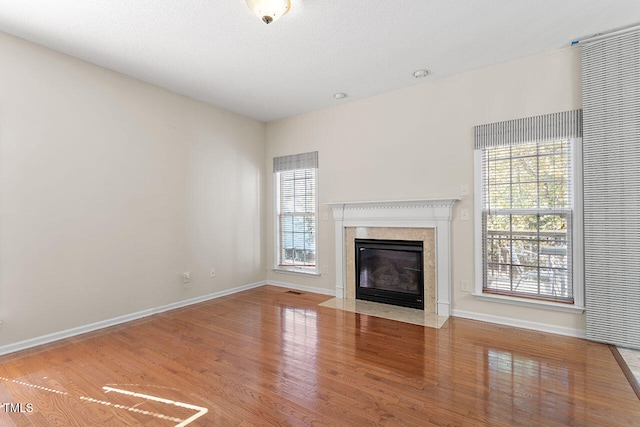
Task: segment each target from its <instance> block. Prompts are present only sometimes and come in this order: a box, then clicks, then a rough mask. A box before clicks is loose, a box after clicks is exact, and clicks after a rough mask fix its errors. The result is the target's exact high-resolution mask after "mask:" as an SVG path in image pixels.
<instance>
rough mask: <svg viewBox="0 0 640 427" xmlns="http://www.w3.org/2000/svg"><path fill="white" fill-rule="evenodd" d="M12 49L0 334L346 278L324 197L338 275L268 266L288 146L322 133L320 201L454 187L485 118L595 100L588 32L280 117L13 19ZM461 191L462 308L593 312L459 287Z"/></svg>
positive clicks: (468, 261)
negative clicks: (493, 297) (484, 296)
mask: <svg viewBox="0 0 640 427" xmlns="http://www.w3.org/2000/svg"><path fill="white" fill-rule="evenodd" d="M0 52H2V54H1V55H0V94H2V96H0V320H2V324H0V346H2V345H5V344H9V343H15V342H18V341H22V340H27V339H30V338H37V337H40V336H42V335H45V334H49V333H55V332H59V331H64V330H67V329H70V328H74V327H78V326H83V325H87V324H90V323H93V322H99V321H102V320H107V319H112V318H115V317H118V316H122V315H127V314H130V313H135V312H139V311H142V310H145V309H149V308H153V307H159V306H163V305H166V304H171V303H174V302H179V301H183V300H186V299H190V298H194V297H198V296H202V295H207V294H211V293H215V292H218V291H225V290H229V289H233V288H235V287H238V286H242V285H246V284H251V283H256V282H259V281H262V280H264V279H265V278H266V279H269V280H271V281H281V282H288V283H295V284H297V285H302V286H310V287H314V288H318V289H324V290H327V291H333V289H334V286H335V277H334V275H335V268H334V263H335V257H334V242H333V232H334V230H333V221H332V219H331V212H330V210H329V208H328V207H327V206H325V205H322V206H321V208H320V212H321V218H322V216H323V214H328V216H329V220H328V221H324V220H321V221H320V223H319V245H320V248H319V263H320V265H321V270H322V267H323V266H325V265H326V266H327V268H328V271H329V272H328V274H323V275H321V276H320V277H316V278H309V277H304V276H299V275H285V274H278V273H275V272H272V271H271V270H270V267H271V266H272V264H273V236H272V228H273V204H272V177H271V162H272V160H271V159H272V158H273V157H274V156H280V155H286V154H294V153H300V152H305V151H311V150H318V151H319V156H320V172H319V197H320V202H321V203H327V202H335V201H358V200H392V199H412V198H438V197H452V196H457V195H458V194H459V186H460V185H461V184H468V185H469V187H470V188H471V189H472V188H473V156H472V140H473V138H472V128H473V126H474V125H476V124H482V123H487V122H493V121H499V120H506V119H511V118H517V117H524V116H530V115H536V114H544V113H549V112H554V111H562V110H568V109H573V108H579V107H580V105H581V100H580V86H579V56H578V52H577V50H574V49H563V50H559V51H556V52H552V53H549V54H544V55H540V56H535V57H529V58H525V59H522V60H518V61H513V62H509V63H505V64H501V65H497V66H494V67H490V68H486V69H482V70H477V71H473V72H469V73H466V74H462V75H458V76H454V77H451V78H443V79H435V80H433V81H430V82H426V83H423V84H418V85H416V86H413V87H410V88H407V89H404V90H399V91H394V92H390V93H386V94H383V95H380V96H376V97H372V98H369V99H365V100H361V101H355V102H349V101H348V98H347V102H341V103H339V105H337V106H336V107H333V108H328V109H324V110H321V111H317V112H314V113H310V114H304V115H300V116H297V117H293V118H289V119H285V120H281V121H276V122H272V123H269V124H267V125H266V126H265V125H264V124H263V123H260V122H257V121H254V120H251V119H248V118H245V117H241V116H238V115H235V114H233V113H230V112H226V111H224V110H221V109H218V108H215V107H212V106H209V105H206V104H203V103H200V102H197V101H194V100H191V99H189V98H186V97H182V96H179V95H176V94H174V93H171V92H168V91H165V90H163V89H160V88H157V87H155V86H152V85H148V84H145V83H142V82H139V81H137V80H134V79H130V78H128V77H125V76H123V75H121V74H117V73H114V72H111V71H109V70H105V69H102V68H100V67H96V66H93V65H90V64H87V63H85V62H82V61H79V60H76V59H73V58H70V57H68V56H65V55H61V54H58V53H55V52H53V51H50V50H47V49H44V48H41V47H38V46H35V45H32V44H29V43H27V42H24V41H21V40H19V39H16V38H13V37H10V36H7V35H4V34H2V33H0ZM435 77H437V73H436V76H435ZM328 96H330V94H328ZM265 131H266V133H265ZM265 141H266V148H265ZM379 166H384V168H385V170H384V172H383V173H381V172H379V171H378V169H377V168H378V167H379ZM461 207H464V208H468V209H469V210H470V211H471V212H472V211H473V198H472V197H468V198H465V199H464V200H463V201H462V202H460V203H459V204H458V205H457V207H456V212H455V217H454V221H453V226H452V239H453V242H452V243H453V245H452V257H453V259H452V264H453V276H452V279H453V283H454V292H453V309H454V310H456V311H458V312H467V313H478V314H481V315H482V314H486V315H495V316H502V317H507V318H511V319H514V320H515V321H518V320H520V321H530V322H541V323H546V324H548V325H552V326H556V327H560V328H574V329H584V317H583V316H582V315H573V314H566V313H559V312H546V311H544V312H542V311H540V310H536V309H531V308H522V307H514V306H507V305H503V304H496V303H489V302H481V301H477V300H476V299H474V298H473V297H471V296H470V295H469V294H467V293H463V292H461V291H460V290H459V282H460V280H463V279H465V280H470V281H473V278H474V274H473V221H472V220H471V221H460V220H459V218H458V216H457V209H458V208H461ZM472 219H473V218H472ZM240 242H242V244H240ZM210 267H216V269H217V277H216V278H215V279H211V278H209V277H208V271H209V268H210ZM183 271H190V272H191V274H192V282H191V283H190V284H187V285H185V284H183V283H182V278H181V274H182V272H183ZM265 271H266V273H265Z"/></svg>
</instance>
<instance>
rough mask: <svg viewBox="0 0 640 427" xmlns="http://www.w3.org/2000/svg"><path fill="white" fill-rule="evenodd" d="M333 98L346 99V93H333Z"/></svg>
mask: <svg viewBox="0 0 640 427" xmlns="http://www.w3.org/2000/svg"><path fill="white" fill-rule="evenodd" d="M333 97H334V98H335V99H344V98H346V97H347V94H346V93H344V92H337V93H334V94H333Z"/></svg>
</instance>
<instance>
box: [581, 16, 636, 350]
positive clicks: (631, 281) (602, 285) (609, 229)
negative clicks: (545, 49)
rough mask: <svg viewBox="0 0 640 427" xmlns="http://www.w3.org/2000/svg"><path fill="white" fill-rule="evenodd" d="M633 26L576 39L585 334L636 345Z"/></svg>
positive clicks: (597, 339)
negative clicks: (580, 40)
mask: <svg viewBox="0 0 640 427" xmlns="http://www.w3.org/2000/svg"><path fill="white" fill-rule="evenodd" d="M639 76H640V30H638V29H636V30H635V31H631V32H629V33H626V34H622V35H617V36H612V37H608V38H605V39H602V40H598V41H593V42H588V43H586V44H584V45H583V46H582V100H583V109H584V214H585V217H584V228H585V292H586V302H587V338H589V339H592V340H595V341H602V342H607V343H611V344H615V345H620V346H625V347H632V348H636V349H640V309H639V308H640V78H639Z"/></svg>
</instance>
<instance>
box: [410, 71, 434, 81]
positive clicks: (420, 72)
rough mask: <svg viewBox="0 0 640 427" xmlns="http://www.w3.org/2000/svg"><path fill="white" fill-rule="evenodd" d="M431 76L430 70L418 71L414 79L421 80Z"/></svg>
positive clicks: (414, 74)
mask: <svg viewBox="0 0 640 427" xmlns="http://www.w3.org/2000/svg"><path fill="white" fill-rule="evenodd" d="M429 74H431V73H430V72H429V70H418V71H416V72H415V73H413V77H415V78H416V79H421V78H423V77H427V76H428V75H429Z"/></svg>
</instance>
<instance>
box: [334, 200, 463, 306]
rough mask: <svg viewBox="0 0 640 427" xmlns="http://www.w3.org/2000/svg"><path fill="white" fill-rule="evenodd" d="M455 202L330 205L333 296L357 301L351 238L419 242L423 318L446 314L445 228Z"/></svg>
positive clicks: (447, 266) (448, 288) (447, 268)
mask: <svg viewBox="0 0 640 427" xmlns="http://www.w3.org/2000/svg"><path fill="white" fill-rule="evenodd" d="M456 201H457V199H425V200H404V201H402V200H400V201H380V202H339V203H338V202H336V203H329V206H330V207H331V209H332V210H333V219H334V221H335V228H334V230H335V255H336V297H338V298H344V299H346V300H356V295H355V294H356V292H355V288H356V277H355V276H356V268H355V262H356V260H355V239H380V240H407V241H409V240H415V241H422V242H423V263H424V266H423V272H424V298H423V301H424V309H423V313H425V315H427V314H430V313H433V314H437V315H441V316H449V315H450V314H451V304H450V295H451V281H450V270H451V265H450V262H449V248H450V241H449V240H450V232H449V228H450V223H451V216H452V208H453V204H454V203H455V202H456Z"/></svg>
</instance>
